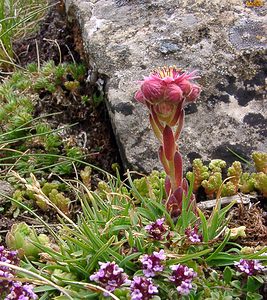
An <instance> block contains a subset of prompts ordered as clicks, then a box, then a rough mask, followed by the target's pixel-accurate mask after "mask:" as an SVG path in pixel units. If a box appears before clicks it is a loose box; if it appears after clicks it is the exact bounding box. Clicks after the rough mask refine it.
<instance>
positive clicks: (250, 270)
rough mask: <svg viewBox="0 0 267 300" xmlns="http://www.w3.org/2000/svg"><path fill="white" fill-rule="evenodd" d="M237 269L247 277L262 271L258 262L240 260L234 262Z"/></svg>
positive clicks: (261, 266)
mask: <svg viewBox="0 0 267 300" xmlns="http://www.w3.org/2000/svg"><path fill="white" fill-rule="evenodd" d="M235 266H236V267H237V269H238V270H239V271H240V272H242V273H245V274H247V275H254V274H255V273H257V272H260V271H262V270H263V269H264V267H263V265H262V264H261V263H259V261H258V260H256V259H254V260H248V259H240V261H239V262H235Z"/></svg>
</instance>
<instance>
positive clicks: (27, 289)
mask: <svg viewBox="0 0 267 300" xmlns="http://www.w3.org/2000/svg"><path fill="white" fill-rule="evenodd" d="M11 299H12V300H30V299H31V300H35V299H38V297H37V295H36V294H35V293H34V292H33V285H31V284H22V283H21V282H15V283H14V284H13V285H12V287H11V289H10V293H9V294H8V295H7V296H6V298H5V300H11Z"/></svg>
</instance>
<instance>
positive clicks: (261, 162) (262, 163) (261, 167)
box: [252, 152, 267, 174]
mask: <svg viewBox="0 0 267 300" xmlns="http://www.w3.org/2000/svg"><path fill="white" fill-rule="evenodd" d="M252 159H253V161H254V164H255V168H256V170H257V172H263V173H264V174H267V153H264V152H253V153H252Z"/></svg>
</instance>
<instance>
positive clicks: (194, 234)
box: [185, 226, 202, 243]
mask: <svg viewBox="0 0 267 300" xmlns="http://www.w3.org/2000/svg"><path fill="white" fill-rule="evenodd" d="M185 234H186V236H187V238H188V239H189V240H190V241H191V242H192V243H200V242H202V235H201V234H199V233H198V228H197V226H195V227H194V228H193V229H191V228H187V229H186V230H185Z"/></svg>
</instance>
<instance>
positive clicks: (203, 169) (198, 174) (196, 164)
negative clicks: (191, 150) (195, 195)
mask: <svg viewBox="0 0 267 300" xmlns="http://www.w3.org/2000/svg"><path fill="white" fill-rule="evenodd" d="M192 166H193V171H192V172H187V174H186V178H187V179H188V180H189V181H191V180H192V178H193V176H194V187H193V191H194V192H196V191H197V190H198V189H199V187H200V186H201V182H202V181H203V180H207V179H208V178H209V175H210V172H209V168H208V167H207V166H204V165H203V162H202V160H201V159H199V158H196V159H194V160H193V164H192Z"/></svg>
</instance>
